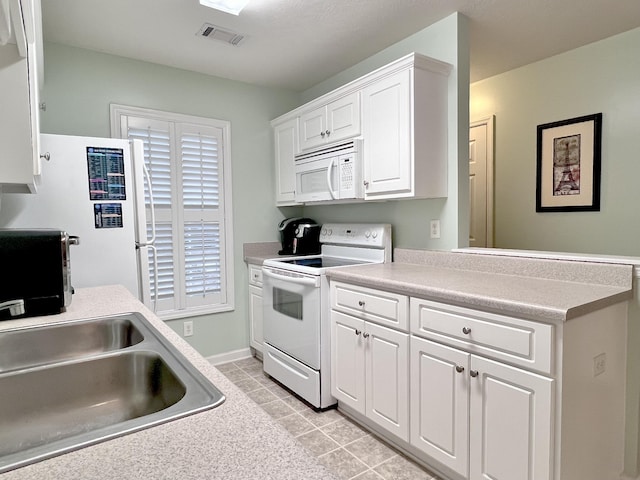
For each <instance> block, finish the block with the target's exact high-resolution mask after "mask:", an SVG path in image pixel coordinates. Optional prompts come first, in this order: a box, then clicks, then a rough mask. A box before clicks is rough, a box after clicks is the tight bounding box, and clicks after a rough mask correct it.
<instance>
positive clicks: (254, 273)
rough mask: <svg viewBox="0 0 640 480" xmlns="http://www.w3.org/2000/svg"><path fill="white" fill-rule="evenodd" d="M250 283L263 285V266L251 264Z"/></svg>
mask: <svg viewBox="0 0 640 480" xmlns="http://www.w3.org/2000/svg"><path fill="white" fill-rule="evenodd" d="M249 284H250V285H256V286H258V287H261V286H262V266H261V265H252V264H249Z"/></svg>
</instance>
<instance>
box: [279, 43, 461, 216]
mask: <svg viewBox="0 0 640 480" xmlns="http://www.w3.org/2000/svg"><path fill="white" fill-rule="evenodd" d="M451 68H452V67H451V65H449V64H448V63H444V62H441V61H439V60H434V59H431V58H428V57H425V56H423V55H419V54H416V53H412V54H410V55H406V56H405V57H402V58H400V59H399V60H396V61H395V62H392V63H390V64H388V65H386V66H384V67H382V68H379V69H377V70H375V71H373V72H371V73H369V74H367V75H364V76H362V77H360V78H358V79H356V80H354V81H352V82H350V83H348V84H346V85H344V86H342V87H340V88H337V89H336V90H333V91H331V92H329V93H327V94H325V95H323V96H321V97H319V98H317V99H315V100H313V101H311V102H309V103H307V104H305V105H303V106H301V107H299V108H297V109H296V110H293V111H291V112H289V113H287V114H286V115H283V116H282V117H280V118H278V119H276V120H274V121H273V122H272V125H273V128H274V134H275V137H276V138H275V142H276V152H275V155H276V199H277V200H276V204H277V205H287V204H289V205H293V204H294V203H293V202H292V200H289V197H290V194H291V189H288V187H287V185H289V184H293V183H295V171H294V168H293V167H292V165H293V160H291V159H290V158H289V156H288V155H285V154H283V150H282V148H279V145H280V144H282V139H279V138H278V137H279V136H282V135H283V132H282V130H281V128H282V127H279V125H281V124H282V122H285V121H292V122H293V121H294V120H295V121H297V122H298V124H297V128H298V139H297V141H298V144H297V146H298V147H299V152H300V153H307V152H309V151H311V150H314V149H319V148H322V147H323V146H324V145H327V144H331V143H335V142H339V141H341V140H347V139H351V138H356V137H358V138H361V139H362V145H363V149H362V150H363V153H362V156H361V161H362V164H361V165H360V166H359V168H357V169H356V170H357V171H358V172H359V173H358V178H356V179H354V181H357V182H359V183H360V184H361V185H363V187H364V196H363V197H360V198H359V201H366V200H392V199H403V198H441V197H446V196H447V163H448V156H447V141H448V134H447V125H448V119H447V118H448V100H447V99H448V76H449V72H450V71H451ZM287 141H289V142H290V139H287ZM285 177H287V178H285ZM292 198H293V197H292V196H291V199H292ZM283 202H285V203H283Z"/></svg>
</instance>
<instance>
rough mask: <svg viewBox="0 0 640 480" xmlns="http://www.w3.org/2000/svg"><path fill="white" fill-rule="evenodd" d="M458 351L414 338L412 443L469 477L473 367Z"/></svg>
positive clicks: (467, 354) (466, 356)
mask: <svg viewBox="0 0 640 480" xmlns="http://www.w3.org/2000/svg"><path fill="white" fill-rule="evenodd" d="M470 358H471V355H470V354H469V353H466V352H463V351H462V350H458V349H456V348H451V347H447V346H445V345H440V344H438V343H434V342H431V341H429V340H424V339H422V338H418V337H413V336H412V337H411V361H410V370H411V444H412V445H413V446H414V447H416V448H418V449H419V450H420V451H422V452H424V453H425V454H427V455H428V456H429V457H431V458H433V459H434V460H437V461H438V462H440V463H441V464H443V465H445V466H447V467H448V468H450V469H451V470H453V471H455V472H457V473H459V474H460V475H461V476H463V477H465V478H466V477H467V476H468V474H469V378H470V377H469V364H470Z"/></svg>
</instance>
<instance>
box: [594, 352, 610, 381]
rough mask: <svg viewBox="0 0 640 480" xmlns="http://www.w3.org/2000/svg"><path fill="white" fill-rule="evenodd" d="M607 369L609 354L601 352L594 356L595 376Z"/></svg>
mask: <svg viewBox="0 0 640 480" xmlns="http://www.w3.org/2000/svg"><path fill="white" fill-rule="evenodd" d="M606 369H607V354H606V353H601V354H600V355H596V356H595V357H593V376H594V377H597V376H598V375H600V374H601V373H604V371H605V370H606Z"/></svg>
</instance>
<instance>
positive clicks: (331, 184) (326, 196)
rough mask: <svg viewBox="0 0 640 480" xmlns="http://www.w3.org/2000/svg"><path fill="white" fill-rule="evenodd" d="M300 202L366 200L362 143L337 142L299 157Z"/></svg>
mask: <svg viewBox="0 0 640 480" xmlns="http://www.w3.org/2000/svg"><path fill="white" fill-rule="evenodd" d="M294 169H295V174H296V193H295V200H296V202H299V203H310V202H326V201H335V200H353V199H358V198H363V196H364V192H363V188H362V140H360V139H353V140H349V141H347V142H340V143H334V144H332V145H329V146H325V147H323V148H321V149H317V150H313V151H309V152H305V153H301V154H299V155H296V156H295V167H294Z"/></svg>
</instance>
